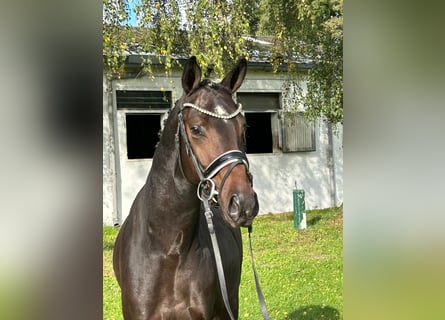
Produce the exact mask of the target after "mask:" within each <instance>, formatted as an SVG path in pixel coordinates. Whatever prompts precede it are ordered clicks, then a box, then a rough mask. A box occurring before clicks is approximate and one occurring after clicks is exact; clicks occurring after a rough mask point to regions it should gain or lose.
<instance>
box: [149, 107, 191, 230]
mask: <svg viewBox="0 0 445 320" xmlns="http://www.w3.org/2000/svg"><path fill="white" fill-rule="evenodd" d="M177 115H178V110H177V108H176V107H175V108H174V109H173V110H172V111H171V112H170V115H169V117H168V119H167V122H166V124H165V127H164V130H163V132H162V135H161V139H160V141H159V144H158V146H157V148H156V152H155V155H154V157H153V162H152V167H151V170H150V173H149V175H148V178H147V182H146V187H147V190H146V192H147V203H149V205H148V207H149V208H148V210H149V211H150V212H149V214H148V215H147V216H148V217H149V219H150V223H151V224H158V223H159V226H155V227H161V225H163V226H164V227H165V226H167V225H168V227H169V228H172V229H173V230H174V229H175V228H176V229H181V230H186V229H187V228H195V226H196V224H197V222H198V218H199V209H200V202H199V200H198V198H197V196H196V186H194V185H193V184H191V183H190V182H188V180H187V179H186V177H185V176H184V174H183V172H182V168H181V163H180V161H181V160H180V157H179V152H180V150H179V149H180V147H179V141H178V139H179V136H178V135H177V127H178V117H177Z"/></svg>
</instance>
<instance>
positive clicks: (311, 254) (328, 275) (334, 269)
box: [103, 208, 343, 320]
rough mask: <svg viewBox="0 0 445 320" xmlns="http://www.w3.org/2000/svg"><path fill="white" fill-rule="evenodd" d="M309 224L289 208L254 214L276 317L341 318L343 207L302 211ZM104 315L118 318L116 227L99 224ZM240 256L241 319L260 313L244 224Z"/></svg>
mask: <svg viewBox="0 0 445 320" xmlns="http://www.w3.org/2000/svg"><path fill="white" fill-rule="evenodd" d="M306 214H307V224H308V228H307V229H306V230H297V229H295V228H294V226H293V216H292V213H291V212H288V213H283V214H278V215H272V214H269V215H262V216H258V217H257V218H256V219H255V222H254V226H253V233H252V245H253V254H254V258H255V265H256V268H257V272H258V275H259V278H260V282H261V287H262V290H263V293H264V296H265V299H266V303H267V307H268V311H269V315H270V318H271V319H274V320H284V319H286V320H296V319H299V320H300V319H309V320H321V319H323V320H324V319H327V320H336V319H343V296H342V292H343V287H342V284H343V238H342V234H343V214H342V210H341V208H332V209H324V210H310V211H307V212H306ZM103 230H104V231H103V239H104V240H103V241H104V242H103V256H104V258H103V259H104V260H103V263H104V279H103V286H104V289H103V290H104V319H109V320H118V319H122V316H121V306H120V290H119V287H118V285H117V282H116V280H115V278H114V274H113V268H112V263H111V257H112V249H113V242H114V239H115V237H116V235H117V231H118V230H117V229H116V228H114V227H104V229H103ZM242 234H243V244H244V262H243V272H242V276H241V287H240V311H239V319H254V320H257V319H262V315H261V310H260V307H259V303H258V298H257V294H256V290H255V283H254V279H253V274H252V266H251V263H250V257H249V253H248V248H247V230H246V229H242Z"/></svg>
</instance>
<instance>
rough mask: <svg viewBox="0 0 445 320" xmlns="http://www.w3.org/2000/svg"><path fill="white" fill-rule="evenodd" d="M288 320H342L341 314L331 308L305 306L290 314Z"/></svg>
mask: <svg viewBox="0 0 445 320" xmlns="http://www.w3.org/2000/svg"><path fill="white" fill-rule="evenodd" d="M286 319H287V320H300V319H306V320H320V319H323V320H340V319H342V318H340V312H339V311H338V310H337V309H334V308H332V307H329V306H317V305H311V306H305V307H301V308H299V309H297V310H295V311H293V312H292V313H290V314H289V315H288V316H287V318H286Z"/></svg>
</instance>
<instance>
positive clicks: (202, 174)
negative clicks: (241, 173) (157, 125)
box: [178, 102, 252, 202]
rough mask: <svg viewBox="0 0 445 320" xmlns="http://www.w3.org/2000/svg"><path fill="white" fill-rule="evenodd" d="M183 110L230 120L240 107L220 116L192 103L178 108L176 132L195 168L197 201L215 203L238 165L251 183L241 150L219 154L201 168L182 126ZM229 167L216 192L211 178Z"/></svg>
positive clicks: (246, 162) (243, 153) (247, 163)
mask: <svg viewBox="0 0 445 320" xmlns="http://www.w3.org/2000/svg"><path fill="white" fill-rule="evenodd" d="M185 108H192V109H195V110H197V111H199V112H201V113H203V114H206V115H208V116H210V117H214V118H217V119H224V120H228V119H232V118H235V117H236V116H237V115H238V114H239V113H241V110H242V105H241V104H240V103H239V104H238V108H237V110H236V111H235V112H233V113H231V114H222V112H221V113H215V112H211V111H208V110H206V109H203V108H201V107H199V106H197V105H195V104H193V103H189V102H186V103H184V104H182V105H181V106H180V109H179V113H178V130H179V131H180V133H181V136H182V139H183V141H184V145H185V150H186V152H187V155H188V156H189V157H190V158H191V159H192V162H193V166H194V167H195V170H196V173H197V174H198V177H199V180H200V181H199V184H198V188H197V190H196V193H197V196H198V198H199V200H201V201H203V200H204V199H207V200H213V201H214V202H217V200H216V196H217V195H218V194H219V193H220V192H221V191H222V188H223V186H224V182H225V181H226V179H227V177H228V176H229V175H230V173H231V172H232V170H233V169H234V168H235V167H236V166H237V165H239V164H242V165H244V166H245V168H246V174H247V176H248V178H249V180H250V182H251V183H252V175H251V174H250V172H249V161H248V160H247V157H246V154H245V152H243V151H241V150H229V151H227V152H224V153H222V154H220V155H219V156H218V157H216V158H215V159H214V160H213V161H212V162H211V163H210V164H209V165H208V166H207V167H206V168H203V167H202V165H201V163H200V162H199V160H198V158H197V157H196V155H195V153H194V152H193V149H192V146H191V144H190V140H189V137H188V135H187V132H186V130H185V124H184V117H183V114H182V112H183V110H184V109H185ZM228 165H230V167H229V169H228V170H227V172H226V173H225V175H224V177H223V179H222V180H221V184H220V186H219V188H218V189H219V190H217V188H216V185H215V182H214V181H213V178H214V177H215V176H216V175H217V174H218V173H219V172H220V171H221V170H222V169H223V168H224V167H227V166H228Z"/></svg>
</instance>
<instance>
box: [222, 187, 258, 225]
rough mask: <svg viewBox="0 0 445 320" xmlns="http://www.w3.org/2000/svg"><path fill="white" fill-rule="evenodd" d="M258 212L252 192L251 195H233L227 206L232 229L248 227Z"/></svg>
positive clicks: (255, 198)
mask: <svg viewBox="0 0 445 320" xmlns="http://www.w3.org/2000/svg"><path fill="white" fill-rule="evenodd" d="M258 210H259V205H258V198H257V195H256V193H255V192H254V191H252V193H251V194H248V195H246V194H243V193H234V194H233V195H232V196H231V197H230V199H229V201H228V204H227V213H228V216H229V217H230V220H231V221H228V222H229V224H230V225H232V226H233V227H239V226H241V227H249V226H250V225H252V222H253V219H254V218H255V217H256V216H257V214H258Z"/></svg>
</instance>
